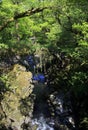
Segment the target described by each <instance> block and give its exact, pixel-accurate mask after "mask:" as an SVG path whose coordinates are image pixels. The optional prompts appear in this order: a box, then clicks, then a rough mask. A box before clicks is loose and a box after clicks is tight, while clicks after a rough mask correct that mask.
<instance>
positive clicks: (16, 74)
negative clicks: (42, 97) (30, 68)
mask: <svg viewBox="0 0 88 130" xmlns="http://www.w3.org/2000/svg"><path fill="white" fill-rule="evenodd" d="M31 78H32V73H31V72H26V69H25V67H23V66H21V65H19V64H16V65H14V67H13V70H11V71H10V72H9V73H8V74H7V80H8V84H9V85H8V87H9V91H7V92H6V93H4V98H3V99H2V101H1V106H2V110H3V111H4V112H5V115H6V117H4V118H3V119H2V122H3V123H4V124H5V126H8V127H9V126H11V128H15V127H16V128H17V129H18V130H22V128H21V125H22V124H23V123H24V120H25V116H26V115H27V114H28V115H29V113H30V115H31V114H32V111H33V99H31V97H30V95H31V93H32V91H33V87H34V86H33V85H32V84H31V83H30V81H31ZM24 101H25V102H24ZM25 104H26V105H25ZM26 107H27V109H26ZM25 111H26V115H25ZM1 114H2V111H0V115H1Z"/></svg>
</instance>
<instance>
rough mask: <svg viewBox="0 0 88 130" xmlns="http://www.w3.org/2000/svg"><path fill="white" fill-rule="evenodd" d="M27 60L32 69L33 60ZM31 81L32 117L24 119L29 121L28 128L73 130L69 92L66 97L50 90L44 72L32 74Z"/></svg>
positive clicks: (37, 129) (30, 129) (35, 129)
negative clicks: (32, 87) (32, 85)
mask: <svg viewBox="0 0 88 130" xmlns="http://www.w3.org/2000/svg"><path fill="white" fill-rule="evenodd" d="M29 62H31V66H32V70H33V65H34V62H33V60H31V58H29ZM32 64H33V65H32ZM32 82H33V84H34V89H33V94H34V95H35V100H34V108H33V113H32V114H33V116H32V119H31V121H29V119H28V118H27V119H26V121H25V122H27V123H29V127H28V128H29V129H28V130H75V121H74V115H73V112H72V106H71V101H70V98H69V94H68V96H67V97H66V96H65V95H64V94H63V93H62V92H50V91H51V90H50V86H48V85H47V84H45V83H46V80H45V76H44V73H40V72H39V73H35V74H33V79H32ZM24 130H27V129H24Z"/></svg>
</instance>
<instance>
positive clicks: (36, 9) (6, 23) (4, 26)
mask: <svg viewBox="0 0 88 130" xmlns="http://www.w3.org/2000/svg"><path fill="white" fill-rule="evenodd" d="M47 8H49V7H44V8H32V9H31V10H27V11H25V12H22V13H18V14H15V16H13V17H12V18H10V19H8V20H7V21H6V22H4V23H3V24H2V25H1V26H0V31H2V30H3V29H4V28H6V27H7V26H8V24H9V23H11V22H14V21H15V20H17V19H20V18H24V17H28V16H31V15H33V14H36V13H39V12H42V11H43V10H45V9H47Z"/></svg>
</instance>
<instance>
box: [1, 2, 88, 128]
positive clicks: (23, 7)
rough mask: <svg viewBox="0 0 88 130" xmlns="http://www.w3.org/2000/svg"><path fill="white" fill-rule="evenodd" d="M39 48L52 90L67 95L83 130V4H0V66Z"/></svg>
mask: <svg viewBox="0 0 88 130" xmlns="http://www.w3.org/2000/svg"><path fill="white" fill-rule="evenodd" d="M41 48H47V49H48V51H49V55H50V57H48V58H49V60H50V59H52V60H51V63H50V67H49V68H47V73H48V78H49V79H50V80H51V81H53V83H54V84H55V85H54V86H55V88H54V89H55V90H57V91H58V90H59V89H63V91H71V93H72V102H73V107H74V111H75V113H77V115H76V116H77V117H78V118H77V126H78V128H79V129H80V130H82V129H83V128H84V129H85V130H87V129H88V107H87V106H88V102H87V99H88V93H87V91H88V73H87V72H88V1H87V0H78V1H76V0H20V1H19V0H8V1H7V0H0V62H1V63H2V61H6V59H9V61H11V58H12V57H13V56H16V55H19V56H24V55H27V54H31V53H34V52H36V50H40V49H41ZM37 52H38V51H37ZM45 57H47V56H45ZM51 57H52V58H51ZM0 65H1V64H0ZM46 66H47V63H46ZM4 69H5V68H4ZM0 71H1V72H0V74H2V72H3V73H5V72H4V71H3V67H2V66H0ZM51 74H52V75H51ZM5 78H6V77H3V76H2V77H1V78H0V80H2V81H4V80H7V79H5ZM5 82H6V81H5ZM1 90H2V87H1V88H0V91H1Z"/></svg>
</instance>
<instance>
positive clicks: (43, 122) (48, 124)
mask: <svg viewBox="0 0 88 130" xmlns="http://www.w3.org/2000/svg"><path fill="white" fill-rule="evenodd" d="M35 124H36V125H37V126H38V127H37V130H54V128H53V125H54V121H53V120H50V121H47V119H45V118H44V116H43V115H41V116H40V117H39V119H37V118H35V119H33V120H32V125H35Z"/></svg>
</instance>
